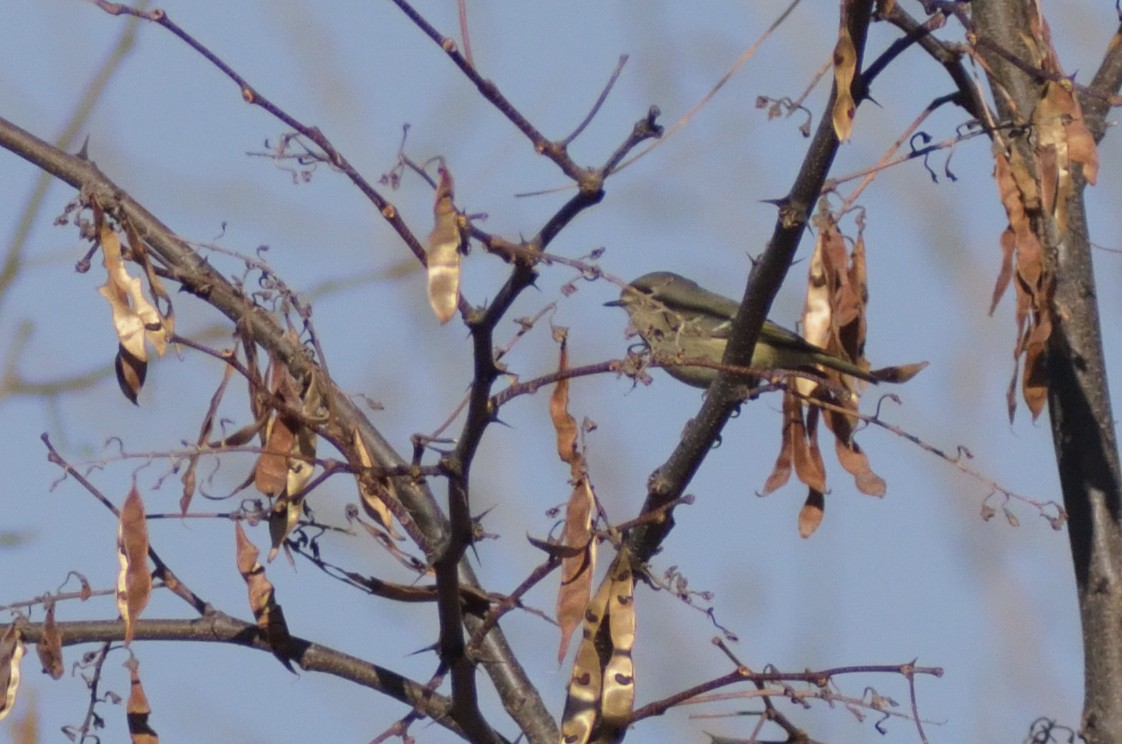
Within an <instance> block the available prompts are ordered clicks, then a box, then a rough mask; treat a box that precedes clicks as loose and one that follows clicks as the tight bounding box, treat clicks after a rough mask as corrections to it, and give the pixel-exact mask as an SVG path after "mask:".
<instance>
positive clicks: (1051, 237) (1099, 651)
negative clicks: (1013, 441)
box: [973, 0, 1122, 742]
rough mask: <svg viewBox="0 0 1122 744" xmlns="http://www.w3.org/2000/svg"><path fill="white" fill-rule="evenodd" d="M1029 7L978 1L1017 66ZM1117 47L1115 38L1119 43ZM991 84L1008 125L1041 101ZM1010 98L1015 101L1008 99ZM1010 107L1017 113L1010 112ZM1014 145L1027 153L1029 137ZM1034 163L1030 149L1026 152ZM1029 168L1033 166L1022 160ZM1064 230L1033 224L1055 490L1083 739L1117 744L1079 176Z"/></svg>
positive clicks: (1099, 87) (1118, 625)
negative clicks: (1049, 320) (1047, 294)
mask: <svg viewBox="0 0 1122 744" xmlns="http://www.w3.org/2000/svg"><path fill="white" fill-rule="evenodd" d="M1035 6H1036V4H1035V3H1034V2H1031V0H976V2H974V3H973V18H974V22H975V24H976V31H977V33H978V36H979V39H980V40H983V39H984V40H986V41H987V42H992V43H993V44H994V45H995V46H996V47H999V48H1001V49H1003V50H1004V51H1005V52H1010V53H1012V55H1014V56H1016V57H1018V58H1020V59H1021V60H1028V59H1031V55H1030V54H1029V50H1028V49H1027V48H1026V47H1025V44H1024V35H1025V34H1027V33H1028V32H1027V29H1028V28H1029V25H1030V19H1031V17H1032V16H1031V14H1035V13H1036V7H1035ZM1116 40H1117V37H1116ZM1116 47H1117V44H1113V45H1111V48H1110V49H1108V51H1107V57H1106V59H1105V60H1104V62H1103V65H1102V67H1101V68H1100V70H1099V73H1098V74H1097V75H1096V76H1095V79H1094V82H1093V83H1092V85H1091V89H1090V90H1089V91H1087V92H1086V93H1084V94H1083V95H1081V96H1080V101H1081V103H1082V105H1083V107H1084V114H1085V117H1086V119H1087V123H1088V126H1089V127H1090V128H1091V131H1092V132H1093V133H1094V134H1095V137H1096V139H1099V138H1101V137H1102V134H1103V129H1104V127H1103V116H1104V114H1105V113H1106V110H1107V104H1106V102H1105V100H1104V99H1105V97H1108V96H1109V95H1111V94H1113V93H1115V92H1116V91H1117V90H1118V88H1119V84H1120V82H1122V64H1120V62H1119V60H1118V59H1117V57H1118V55H1117V52H1116ZM985 58H986V61H987V62H988V63H989V65H990V69H991V71H992V77H991V85H993V87H994V88H1004V90H1005V91H1007V92H1008V93H1009V96H1010V98H1005V97H1003V96H1002V95H1001V94H999V93H998V94H995V96H994V98H995V101H996V103H997V107H998V111H999V113H1000V115H1001V117H1002V118H1003V119H1005V120H1012V121H1016V122H1020V123H1023V122H1025V121H1026V120H1027V119H1028V118H1029V117H1030V115H1031V112H1032V110H1033V108H1034V107H1035V105H1036V102H1037V101H1038V100H1039V98H1040V93H1041V89H1042V87H1043V85H1044V82H1045V80H1044V79H1043V78H1040V77H1034V76H1033V75H1031V74H1029V73H1027V72H1026V71H1025V70H1024V69H1023V68H1022V67H1020V66H1018V65H1017V64H1015V63H1014V62H1012V61H1011V60H1009V59H1007V58H1006V57H1005V56H1003V55H999V54H986V55H985ZM1010 99H1011V100H1010ZM1014 104H1015V107H1016V108H1014ZM1025 131H1026V136H1022V137H1019V138H1017V139H1016V140H1015V141H1014V146H1017V147H1023V148H1031V142H1030V137H1031V130H1025ZM1026 154H1027V155H1029V156H1030V157H1031V151H1027V152H1026ZM1027 162H1032V160H1031V159H1030V160H1028V161H1027ZM1075 182H1076V184H1075V189H1074V190H1073V192H1072V195H1071V198H1070V200H1069V202H1068V205H1067V208H1068V218H1067V222H1066V225H1065V226H1064V228H1063V229H1062V230H1060V229H1059V228H1058V227H1057V225H1056V224H1055V222H1054V220H1052V219H1051V218H1050V216H1048V215H1040V216H1039V218H1038V219H1037V220H1036V225H1035V227H1036V231H1037V233H1038V235H1039V236H1040V239H1041V242H1042V243H1043V244H1044V246H1045V248H1046V250H1047V254H1048V260H1049V261H1050V263H1051V266H1052V269H1053V271H1054V273H1055V279H1056V281H1055V294H1054V297H1053V298H1052V303H1051V304H1052V313H1053V318H1054V327H1053V331H1052V335H1051V337H1050V339H1049V341H1048V365H1047V369H1048V378H1049V380H1048V413H1049V418H1050V419H1051V427H1052V438H1053V443H1054V445H1055V451H1056V465H1057V468H1058V470H1059V476H1060V486H1061V489H1062V491H1063V497H1064V505H1065V507H1066V509H1067V512H1068V516H1069V519H1070V521H1069V524H1068V536H1069V539H1070V542H1071V553H1072V559H1073V562H1074V568H1075V579H1076V586H1077V591H1078V595H1079V610H1080V617H1081V621H1082V626H1083V656H1084V660H1085V671H1084V685H1085V691H1084V708H1083V721H1082V726H1081V728H1082V734H1083V736H1084V738H1085V739H1086V740H1087V741H1089V742H1119V741H1122V526H1120V524H1119V517H1120V511H1122V509H1120V506H1122V503H1120V502H1122V477H1120V470H1119V458H1118V442H1117V439H1116V437H1115V434H1114V416H1113V414H1112V413H1111V406H1110V391H1109V389H1108V388H1107V376H1106V365H1105V361H1104V359H1103V345H1102V325H1101V321H1100V318H1099V309H1098V301H1097V296H1096V290H1095V277H1094V271H1093V265H1092V255H1091V241H1090V238H1089V235H1088V231H1087V221H1086V212H1085V203H1084V189H1085V187H1086V185H1087V184H1086V181H1085V180H1084V179H1083V178H1082V175H1081V173H1077V174H1076V177H1075Z"/></svg>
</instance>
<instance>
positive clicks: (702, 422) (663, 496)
mask: <svg viewBox="0 0 1122 744" xmlns="http://www.w3.org/2000/svg"><path fill="white" fill-rule="evenodd" d="M845 6H846V7H848V16H847V19H846V22H847V24H848V27H849V33H850V36H851V37H852V39H853V44H854V47H855V49H856V50H857V66H858V69H860V66H861V58H862V55H863V53H864V49H865V38H866V34H867V31H868V25H869V19H870V14H871V12H872V2H853V3H847V4H845ZM859 86H860V83H859V81H855V82H854V90H860V87H859ZM835 96H836V90H835V91H833V92H831V95H830V100H829V102H828V103H827V104H826V108H825V110H826V111H830V110H832V107H833V102H834V98H835ZM837 148H838V138H837V136H836V135H835V134H834V129H833V124H832V121H831V117H829V116H824V117H822V118H821V120H820V122H819V127H818V131H817V132H816V133H815V135H814V139H813V140H812V142H811V145H810V149H809V150H808V152H807V154H806V156H805V157H804V158H803V163H802V167H801V168H800V170H799V173H798V175H797V176H796V178H795V182H794V185H793V186H792V188H791V191H790V192H789V193H788V194H787V196H786V197H785V198H784V199H783V200H782V202H781V207H780V210H779V219H778V221H777V222H776V224H775V229H774V232H773V233H772V237H771V240H770V242H769V243H768V247H767V250H766V251H764V254H763V255H762V256H761V257H760V259H759V260H758V261H757V262H756V265H755V266H754V267H753V269H752V273H751V274H750V275H749V277H748V283H747V285H746V286H745V288H744V298H743V300H742V301H741V303H740V310H739V311H738V312H737V315H736V320H735V321H734V323H733V327H732V333H731V336H730V337H729V342H728V347H727V349H726V351H725V356H724V358H723V359H722V364H726V365H735V366H739V367H747V366H749V362H750V360H751V358H752V350H753V348H754V347H755V345H756V339H757V338H758V337H759V335H760V329H761V328H762V327H763V324H764V319H765V318H766V317H767V314H768V311H769V310H770V309H771V303H772V302H773V301H774V300H775V296H776V295H777V294H778V292H779V287H780V285H782V283H783V279H784V277H786V275H787V269H788V268H789V267H790V266H791V262H792V261H793V260H794V257H795V251H796V250H797V249H798V246H799V241H800V240H801V239H802V236H803V232H804V231H805V230H806V222H807V215H808V214H809V211H810V209H811V207H812V206H813V204H814V201H815V200H816V199H817V198H818V195H819V194H820V193H821V191H822V184H823V183H825V181H826V176H827V174H828V173H829V171H830V166H831V165H832V163H833V161H834V155H835V154H836V153H837ZM736 379H737V378H736V376H734V375H731V374H728V373H727V372H721V374H720V375H719V376H718V377H717V381H716V382H715V383H713V385H712V386H711V387H710V388H709V392H708V393H707V394H706V396H705V402H704V403H703V404H702V406H701V410H700V411H699V412H698V414H697V417H696V418H694V419H693V421H691V422H690V425H689V427H688V428H687V429H686V433H685V435H684V436H683V437H682V440H681V442H679V444H678V446H677V447H676V448H675V450H674V452H673V453H672V454H671V455H670V458H669V459H668V460H667V461H666V462H665V463H664V464H663V465H662V466H661V467H660V468H659V469H658V470H656V471H655V472H654V474H653V475H652V476H651V479H650V482H649V485H648V492H647V500H646V502H645V503H644V504H643V513H648V512H653V511H657V510H659V509H663V508H665V507H666V505H667V504H668V503H670V502H672V501H674V500H675V499H677V498H679V497H680V496H681V495H682V494H683V493H684V492H685V488H686V485H687V484H688V483H689V482H690V480H691V479H692V478H693V476H694V473H696V472H697V469H698V468H699V467H701V463H702V461H703V460H704V459H705V456H706V455H707V454H708V453H709V450H710V448H711V447H712V446H713V443H714V442H715V441H716V440H717V437H718V436H719V435H720V433H721V429H722V428H723V427H724V425H725V422H726V421H728V418H729V416H730V415H731V414H732V411H733V409H734V408H735V407H736V405H737V400H738V398H737V395H736V391H735V388H736V382H735V380H736ZM673 526H674V519H673V516H672V513H670V512H667V516H666V517H665V519H662V520H660V521H657V522H654V523H652V524H649V525H647V526H644V527H641V528H639V529H637V530H635V531H633V532H632V533H631V535H630V536H629V542H630V545H631V548H632V550H633V551H634V555H635V556H636V557H637V558H638V559H639V560H640V561H646V560H648V559H649V558H650V557H651V555H653V554H654V552H655V551H656V550H657V549H658V547H659V546H660V545H661V543H662V541H663V539H665V537H666V535H667V534H669V532H670V530H671V529H672V528H673Z"/></svg>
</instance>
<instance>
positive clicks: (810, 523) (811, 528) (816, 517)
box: [799, 488, 826, 539]
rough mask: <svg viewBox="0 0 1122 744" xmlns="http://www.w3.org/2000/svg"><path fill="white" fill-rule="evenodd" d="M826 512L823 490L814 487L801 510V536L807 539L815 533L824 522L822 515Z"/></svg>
mask: <svg viewBox="0 0 1122 744" xmlns="http://www.w3.org/2000/svg"><path fill="white" fill-rule="evenodd" d="M825 514H826V498H825V496H823V494H822V492H821V491H816V490H814V489H813V488H811V489H809V490H808V491H807V494H806V502H805V503H803V508H802V509H800V510H799V537H801V538H803V539H806V538H808V537H810V536H811V535H813V534H814V532H815V530H817V529H818V526H819V525H821V524H822V517H823V516H825Z"/></svg>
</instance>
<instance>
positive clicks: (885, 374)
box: [606, 271, 927, 388]
mask: <svg viewBox="0 0 1122 744" xmlns="http://www.w3.org/2000/svg"><path fill="white" fill-rule="evenodd" d="M606 304H607V305H608V306H610V307H622V308H623V309H624V310H626V311H627V313H628V315H630V316H631V325H632V326H633V327H634V329H635V331H636V332H638V334H639V335H640V336H641V337H642V339H643V341H645V342H646V344H647V346H649V347H650V349H651V352H652V353H653V354H654V355H655V356H656V357H659V358H660V359H662V360H675V359H680V360H682V362H681V363H680V364H667V365H666V366H665V367H664V369H665V370H666V371H667V372H668V373H669V374H670V375H671V376H672V377H674V378H676V379H678V380H681V381H682V382H684V383H686V384H687V385H693V386H694V387H700V388H707V387H709V385H710V384H711V383H712V382H713V381H714V380H716V379H717V374H718V372H719V370H717V369H716V368H714V367H702V366H698V365H691V364H689V360H690V359H702V360H705V361H707V362H712V363H714V364H716V363H720V361H721V357H723V356H724V353H725V346H726V345H727V344H728V336H729V332H730V331H731V330H732V321H733V319H734V318H735V317H736V311H737V309H738V308H739V303H737V302H735V301H734V300H731V299H729V298H728V297H723V296H722V295H719V294H717V293H715V292H710V291H709V290H707V289H705V288H704V287H702V286H700V285H699V284H698V283H697V282H694V281H691V280H689V279H687V278H685V277H684V276H680V275H678V274H675V273H673V272H670V271H655V272H652V273H650V274H644V275H643V276H641V277H639V278H638V279H636V280H635V281H633V282H631V284H629V285H627V287H625V288H624V290H623V292H621V293H620V297H619V299H618V300H616V301H613V302H608V303H606ZM819 365H820V366H822V367H829V368H830V369H834V370H837V371H838V372H841V373H843V374H847V375H851V376H853V377H856V378H859V379H861V380H866V381H868V382H874V383H875V382H905V381H906V380H909V379H911V378H912V377H914V376H915V375H916V373H918V372H919V371H920V370H921V369H923V367H925V366H927V363H926V362H923V363H921V364H914V365H904V366H901V367H886V368H884V369H880V370H867V369H862V368H861V367H859V366H857V365H856V364H854V363H852V362H850V361H849V360H847V359H842V358H841V357H839V356H837V355H835V354H832V353H830V352H829V351H826V350H825V349H823V348H821V347H820V346H815V345H814V344H812V343H810V342H809V341H807V340H806V339H804V338H803V337H802V336H800V335H798V334H797V333H794V332H792V331H788V330H787V329H786V328H783V327H781V326H778V325H776V324H775V323H772V322H771V321H770V320H765V321H764V327H763V329H762V330H761V331H760V337H759V340H757V341H756V348H755V350H754V351H753V352H752V363H751V365H750V366H751V367H752V369H754V370H759V371H761V372H763V371H767V370H790V371H795V372H803V373H808V374H810V375H812V376H815V377H821V375H822V373H821V370H819V369H818V367H819Z"/></svg>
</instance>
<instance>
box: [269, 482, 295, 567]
mask: <svg viewBox="0 0 1122 744" xmlns="http://www.w3.org/2000/svg"><path fill="white" fill-rule="evenodd" d="M302 516H304V501H303V499H301V500H298V501H294V500H293V499H291V498H289V497H288V496H283V495H282V496H280V497H279V498H277V501H276V503H274V504H273V508H272V509H270V510H269V540H270V541H271V543H272V544H271V547H270V548H269V557H268V558H267V559H266V561H267V562H268V563H272V562H273V559H274V558H276V557H277V553H278V552H279V551H280V547H281V545H284V541H285V539H286V538H287V537H288V536H289V535H290V534H292V531H293V530H294V529H296V525H298V524H300V518H301V517H302ZM291 560H292V557H291V556H289V561H291Z"/></svg>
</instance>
